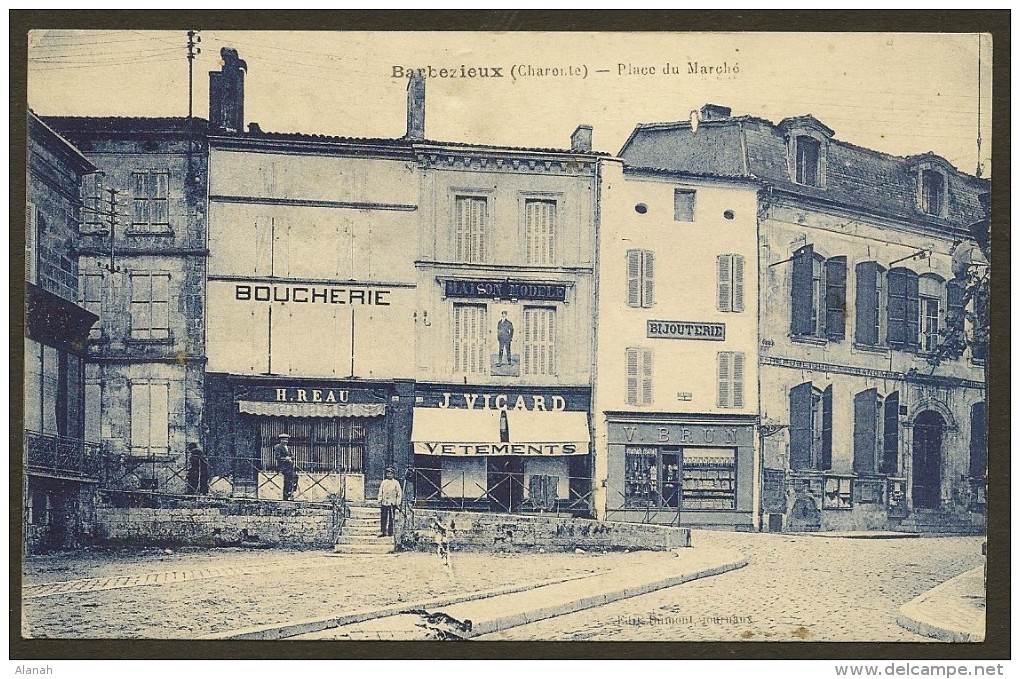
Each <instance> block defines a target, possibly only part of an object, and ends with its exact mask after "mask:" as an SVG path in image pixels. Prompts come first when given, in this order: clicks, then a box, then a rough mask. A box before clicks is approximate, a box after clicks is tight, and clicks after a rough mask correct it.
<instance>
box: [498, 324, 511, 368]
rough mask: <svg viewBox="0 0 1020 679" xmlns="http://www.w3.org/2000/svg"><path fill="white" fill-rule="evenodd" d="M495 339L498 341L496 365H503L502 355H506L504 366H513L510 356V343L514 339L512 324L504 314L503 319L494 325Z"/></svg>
mask: <svg viewBox="0 0 1020 679" xmlns="http://www.w3.org/2000/svg"><path fill="white" fill-rule="evenodd" d="M496 339H497V340H498V341H499V358H498V359H497V360H498V362H497V363H496V365H503V354H504V352H505V353H506V364H507V365H513V362H514V361H513V358H512V356H511V354H510V342H512V341H513V339H514V324H513V323H511V322H510V319H508V318H507V317H506V312H505V311H504V312H503V317H502V318H500V319H499V323H497V324H496Z"/></svg>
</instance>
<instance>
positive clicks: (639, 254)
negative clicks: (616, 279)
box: [627, 250, 655, 309]
mask: <svg viewBox="0 0 1020 679" xmlns="http://www.w3.org/2000/svg"><path fill="white" fill-rule="evenodd" d="M654 302H655V255H654V254H653V253H652V252H651V251H650V250H627V306H630V307H634V308H645V309H647V308H649V307H651V306H652V304H653V303H654Z"/></svg>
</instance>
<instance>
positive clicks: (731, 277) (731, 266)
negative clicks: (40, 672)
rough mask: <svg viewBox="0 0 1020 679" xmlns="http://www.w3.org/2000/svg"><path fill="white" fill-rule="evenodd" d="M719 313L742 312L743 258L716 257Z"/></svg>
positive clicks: (734, 256)
mask: <svg viewBox="0 0 1020 679" xmlns="http://www.w3.org/2000/svg"><path fill="white" fill-rule="evenodd" d="M716 270H717V274H718V276H717V280H718V283H719V285H718V297H717V303H716V308H717V309H718V310H719V311H733V312H737V313H739V312H741V311H743V310H744V256H743V255H731V254H727V255H719V256H718V257H716Z"/></svg>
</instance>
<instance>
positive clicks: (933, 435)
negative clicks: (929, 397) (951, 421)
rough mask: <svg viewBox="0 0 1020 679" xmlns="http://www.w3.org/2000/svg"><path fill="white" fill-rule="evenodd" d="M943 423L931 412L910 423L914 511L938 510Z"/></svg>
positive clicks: (940, 486) (928, 411) (939, 417)
mask: <svg viewBox="0 0 1020 679" xmlns="http://www.w3.org/2000/svg"><path fill="white" fill-rule="evenodd" d="M945 426H946V425H945V420H943V419H942V416H941V415H939V414H938V413H936V412H934V411H932V410H926V411H924V412H923V413H921V414H919V415H918V416H917V417H916V418H915V419H914V446H913V454H912V458H911V459H912V467H913V471H912V473H911V480H912V482H913V483H912V486H913V488H912V490H911V499H912V500H913V504H914V508H915V509H938V508H939V505H940V500H941V488H942V437H943V433H944V432H945Z"/></svg>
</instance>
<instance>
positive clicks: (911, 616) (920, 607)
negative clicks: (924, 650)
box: [896, 566, 985, 644]
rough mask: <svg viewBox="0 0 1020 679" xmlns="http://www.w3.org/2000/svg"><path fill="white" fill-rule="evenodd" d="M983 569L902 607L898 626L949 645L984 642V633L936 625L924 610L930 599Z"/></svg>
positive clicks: (944, 624) (952, 579)
mask: <svg viewBox="0 0 1020 679" xmlns="http://www.w3.org/2000/svg"><path fill="white" fill-rule="evenodd" d="M982 569H983V567H982V566H978V567H977V568H972V569H971V570H969V571H964V572H963V573H960V574H959V575H957V576H955V577H953V578H950V579H949V580H946V581H945V582H943V583H942V584H940V585H936V586H935V587H933V588H932V589H930V590H928V591H927V592H925V593H924V594H922V595H920V596H919V597H917V598H915V599H914V600H912V601H910V602H908V603H906V604H904V605H903V606H902V607H900V612H899V614H898V615H897V616H896V624H898V625H899V626H900V627H902V628H904V629H907V630H910V631H911V632H913V633H914V634H920V635H921V636H923V637H929V638H932V639H937V640H939V641H944V642H948V643H954V644H959V643H968V642H982V641H984V640H985V635H984V632H980V631H977V630H963V629H957V628H953V627H950V626H949V625H947V624H946V623H945V622H943V621H939V622H937V623H936V622H935V621H933V620H932V619H931V618H930V617H929V615H928V614H927V613H926V612H925V610H924V609H925V608H926V606H925V604H926V603H927V601H928V600H929V599H930V598H932V595H935V596H938V595H939V594H940V592H941V591H942V590H944V589H950V588H952V587H954V586H955V584H956V581H957V580H959V579H961V578H966V577H970V576H971V575H972V574H973V573H974V572H975V571H980V570H982Z"/></svg>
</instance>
